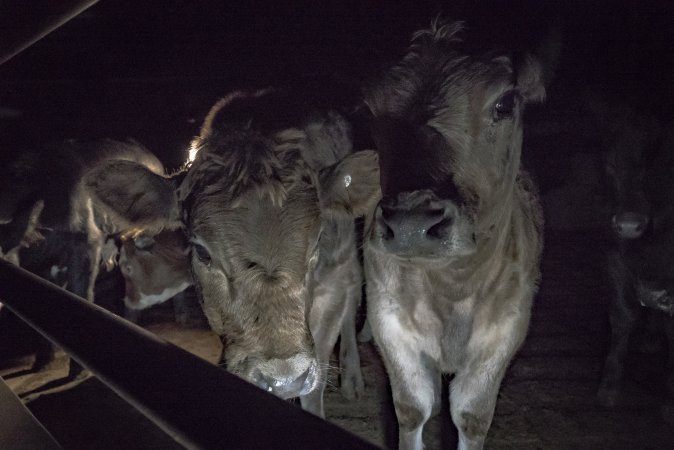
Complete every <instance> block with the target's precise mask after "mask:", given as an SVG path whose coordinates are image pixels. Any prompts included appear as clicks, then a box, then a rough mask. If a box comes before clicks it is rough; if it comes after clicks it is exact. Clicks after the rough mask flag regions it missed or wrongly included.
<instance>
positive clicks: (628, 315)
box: [597, 253, 641, 406]
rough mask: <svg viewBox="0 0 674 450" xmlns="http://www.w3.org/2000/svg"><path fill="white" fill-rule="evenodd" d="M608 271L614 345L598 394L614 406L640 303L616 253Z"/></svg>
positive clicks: (605, 403)
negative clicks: (610, 286)
mask: <svg viewBox="0 0 674 450" xmlns="http://www.w3.org/2000/svg"><path fill="white" fill-rule="evenodd" d="M609 274H610V275H611V278H612V279H613V280H612V281H613V286H614V287H615V293H614V297H613V299H612V301H611V304H610V306H609V322H610V325H611V345H610V348H609V352H608V355H607V356H606V361H605V363H604V371H603V374H602V378H601V382H600V384H599V390H598V392H597V398H598V400H599V403H600V404H601V405H604V406H615V405H616V403H617V402H618V397H619V393H620V385H621V383H622V379H623V376H624V371H625V361H626V359H627V353H628V349H629V339H630V336H631V334H632V331H633V330H634V327H635V325H636V323H637V320H638V319H639V317H640V315H641V306H640V305H639V303H638V301H637V299H636V293H635V290H634V285H633V283H632V281H631V280H630V279H629V278H628V273H627V271H626V268H625V267H624V265H623V263H622V261H621V259H620V256H619V255H618V254H617V253H616V254H612V255H610V259H609Z"/></svg>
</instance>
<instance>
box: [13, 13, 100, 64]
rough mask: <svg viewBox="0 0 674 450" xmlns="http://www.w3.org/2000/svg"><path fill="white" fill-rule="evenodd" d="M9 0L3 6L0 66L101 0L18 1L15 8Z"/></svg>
mask: <svg viewBox="0 0 674 450" xmlns="http://www.w3.org/2000/svg"><path fill="white" fill-rule="evenodd" d="M8 3H9V2H2V4H1V5H0V16H2V19H3V20H2V23H1V24H0V65H2V64H4V63H5V62H7V61H9V60H10V59H12V58H13V57H14V56H16V55H18V54H19V53H21V52H22V51H24V50H25V49H27V48H28V47H30V46H31V45H33V44H34V43H36V42H37V41H39V40H40V39H42V38H43V37H45V36H46V35H48V34H49V33H51V32H52V31H54V30H56V29H57V28H59V27H60V26H62V25H63V24H65V23H66V22H68V21H69V20H70V19H72V18H73V17H75V16H77V15H78V14H80V13H81V12H82V11H84V10H85V9H87V8H89V7H91V6H92V5H94V4H96V3H98V0H58V1H53V0H47V1H43V2H41V4H39V3H36V2H35V1H30V2H27V1H25V0H18V1H17V2H15V5H14V10H12V9H11V8H10V7H9V6H8Z"/></svg>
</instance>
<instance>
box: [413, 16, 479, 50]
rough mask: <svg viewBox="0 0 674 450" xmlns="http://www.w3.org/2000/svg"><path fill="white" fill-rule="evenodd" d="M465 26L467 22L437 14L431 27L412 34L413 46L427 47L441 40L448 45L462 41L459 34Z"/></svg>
mask: <svg viewBox="0 0 674 450" xmlns="http://www.w3.org/2000/svg"><path fill="white" fill-rule="evenodd" d="M465 28H466V26H465V23H464V22H462V21H448V20H446V19H444V18H442V17H441V16H437V17H435V18H434V19H433V20H432V21H431V26H430V27H429V28H425V29H422V30H417V31H415V32H414V33H413V34H412V45H411V48H412V49H415V48H418V47H425V46H428V45H431V44H435V43H439V42H442V43H446V44H447V45H449V44H452V43H456V42H461V38H460V37H459V34H460V33H461V32H462V31H463V30H464V29H465Z"/></svg>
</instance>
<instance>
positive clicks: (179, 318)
mask: <svg viewBox="0 0 674 450" xmlns="http://www.w3.org/2000/svg"><path fill="white" fill-rule="evenodd" d="M171 301H172V302H173V316H174V317H175V321H176V323H178V324H179V325H187V324H188V323H189V322H190V317H191V312H192V311H191V308H190V302H189V300H188V299H187V295H186V294H185V291H182V292H178V293H177V294H176V295H174V296H173V299H172V300H171Z"/></svg>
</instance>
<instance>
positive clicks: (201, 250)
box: [192, 243, 211, 265]
mask: <svg viewBox="0 0 674 450" xmlns="http://www.w3.org/2000/svg"><path fill="white" fill-rule="evenodd" d="M192 250H193V251H194V253H195V254H196V255H197V259H198V260H199V261H200V262H201V263H202V264H206V265H208V264H210V263H211V255H210V253H208V250H206V247H204V246H203V245H201V244H195V243H192Z"/></svg>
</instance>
